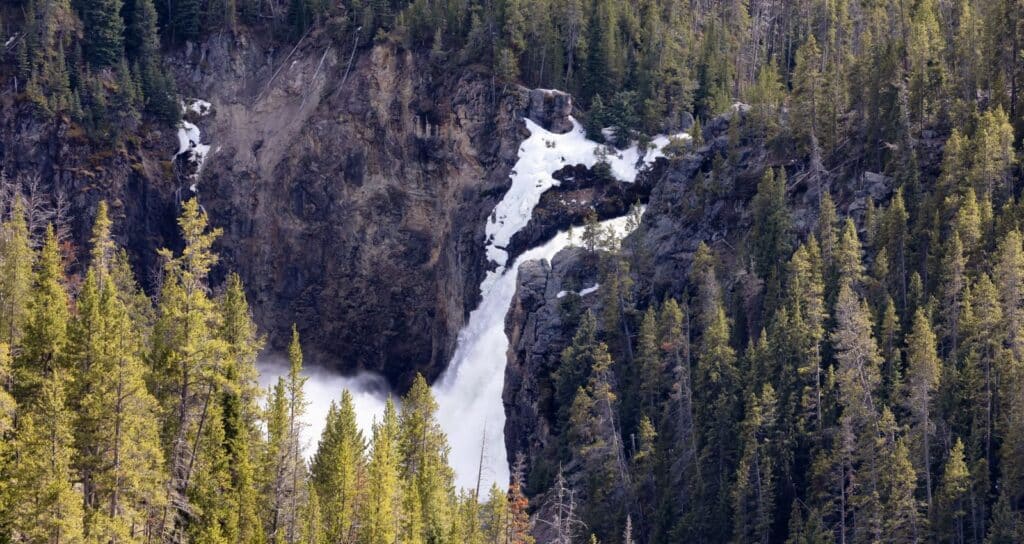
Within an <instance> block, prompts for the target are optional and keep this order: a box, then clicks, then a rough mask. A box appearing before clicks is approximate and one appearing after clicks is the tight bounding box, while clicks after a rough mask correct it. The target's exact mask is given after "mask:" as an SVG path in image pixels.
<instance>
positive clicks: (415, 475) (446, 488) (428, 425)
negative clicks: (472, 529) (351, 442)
mask: <svg viewBox="0 0 1024 544" xmlns="http://www.w3.org/2000/svg"><path fill="white" fill-rule="evenodd" d="M436 413H437V401H436V400H434V397H433V394H432V393H431V391H430V386H429V385H427V381H426V379H424V378H423V376H422V375H417V376H416V378H415V379H414V380H413V384H412V387H411V388H410V389H409V392H408V393H407V394H406V395H405V397H403V398H402V410H401V415H400V417H399V428H400V429H401V431H400V433H399V435H400V436H399V450H400V457H401V459H402V472H401V474H402V479H403V481H404V482H405V483H406V485H407V486H408V490H407V493H406V495H407V497H406V498H407V499H411V498H412V495H415V496H416V501H417V508H418V509H420V510H421V512H422V514H421V516H422V518H423V519H422V536H421V538H422V540H423V542H438V541H444V540H445V539H446V538H447V532H448V530H449V527H450V526H451V523H452V520H451V515H452V513H451V511H450V505H451V503H452V502H453V500H454V493H455V492H454V484H453V480H454V477H455V475H454V473H453V472H452V469H451V467H450V466H449V465H448V452H449V450H450V448H449V447H448V439H447V438H446V437H445V435H444V433H443V432H442V431H441V427H440V425H439V424H438V422H437V419H436Z"/></svg>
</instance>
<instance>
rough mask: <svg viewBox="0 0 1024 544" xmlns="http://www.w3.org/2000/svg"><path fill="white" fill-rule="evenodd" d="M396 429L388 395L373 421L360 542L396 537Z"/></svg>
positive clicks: (383, 543) (379, 543) (382, 543)
mask: <svg viewBox="0 0 1024 544" xmlns="http://www.w3.org/2000/svg"><path fill="white" fill-rule="evenodd" d="M399 433H400V429H399V425H398V414H397V412H396V410H395V405H394V403H393V402H392V401H391V399H388V401H387V403H386V405H385V407H384V416H383V418H382V419H381V421H379V422H375V423H374V425H373V439H372V444H373V447H372V450H371V454H370V460H369V463H368V464H367V482H368V485H367V488H366V495H367V496H366V504H365V506H364V508H363V510H362V519H361V525H360V531H359V542H360V543H361V544H391V543H393V542H395V539H396V537H397V534H398V526H399V520H400V519H401V506H402V487H401V480H400V473H401V464H402V458H401V451H400V446H399V439H400V438H399Z"/></svg>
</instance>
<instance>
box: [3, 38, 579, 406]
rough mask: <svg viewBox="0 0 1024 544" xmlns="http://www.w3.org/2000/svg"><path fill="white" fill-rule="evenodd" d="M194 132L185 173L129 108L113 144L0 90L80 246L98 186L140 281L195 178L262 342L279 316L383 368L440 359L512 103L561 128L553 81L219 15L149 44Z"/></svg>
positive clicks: (333, 354) (431, 368) (471, 270)
mask: <svg viewBox="0 0 1024 544" xmlns="http://www.w3.org/2000/svg"><path fill="white" fill-rule="evenodd" d="M168 65H169V66H170V69H171V70H173V72H174V73H175V75H176V79H177V81H178V88H179V91H180V93H181V94H182V96H183V97H187V98H188V99H191V98H198V99H203V100H206V101H208V102H210V104H211V108H210V111H209V112H208V113H204V114H202V115H200V114H198V113H196V112H191V111H186V119H188V120H189V121H191V122H193V123H194V124H195V125H196V126H197V127H198V128H199V130H200V132H201V134H202V137H201V139H202V143H203V144H208V145H209V146H210V149H209V152H208V154H207V157H206V159H205V162H204V163H203V165H202V168H201V171H200V172H198V173H196V172H195V171H194V167H190V166H189V165H188V161H187V160H186V159H185V155H182V156H179V157H175V152H176V151H177V148H178V141H177V134H176V130H174V129H170V128H166V127H163V128H161V127H154V126H142V127H138V130H136V131H135V133H134V134H131V135H129V137H128V138H126V142H127V143H126V144H125V145H124V146H123V147H121V148H118V149H116V150H114V151H111V150H110V149H106V148H104V147H103V146H100V145H98V144H95V143H90V142H89V141H88V139H87V138H85V137H84V136H83V135H82V134H81V133H80V132H81V131H79V130H78V129H76V128H75V127H73V126H72V125H71V124H70V123H69V122H68V121H66V120H61V119H56V120H53V119H51V120H45V117H44V116H42V115H40V114H39V112H37V111H34V110H33V109H31V107H29V106H27V105H25V104H20V103H17V102H15V101H14V99H13V98H12V97H5V98H4V100H5V104H4V108H3V113H0V159H2V164H4V165H5V170H6V174H7V176H8V178H9V179H11V180H15V179H18V180H23V179H27V178H28V177H30V176H31V175H32V174H38V175H39V178H40V180H41V184H42V186H43V190H45V191H50V192H53V193H57V192H60V193H62V194H66V195H68V196H69V197H70V202H71V206H70V210H71V212H72V215H73V216H74V217H76V221H75V223H74V225H73V229H72V231H73V240H74V242H75V243H76V245H77V246H78V247H83V246H84V245H85V242H86V240H87V236H88V235H87V233H88V227H89V223H90V221H91V217H92V216H93V214H94V210H95V206H96V204H97V203H98V201H99V200H100V199H107V200H109V201H110V202H111V203H112V205H113V210H114V214H115V216H116V219H117V220H118V227H117V228H118V230H119V237H120V238H121V239H122V241H124V242H126V243H127V245H128V247H129V249H130V251H131V253H132V255H133V258H134V260H135V262H136V264H137V265H138V267H139V268H140V269H141V271H142V276H143V277H144V278H147V279H149V280H154V281H152V282H151V283H152V284H153V285H155V284H156V281H155V278H156V274H157V272H156V271H157V270H158V263H157V262H156V256H155V249H157V248H158V247H162V246H171V247H174V246H176V245H177V244H178V241H177V235H176V226H175V223H174V219H175V216H176V214H177V211H178V206H179V204H180V201H181V200H182V199H184V198H189V197H190V196H191V195H192V194H197V195H198V196H199V198H200V202H201V203H202V205H203V207H204V208H205V209H206V211H207V212H208V213H209V215H210V219H211V222H212V223H213V225H214V226H217V227H221V228H223V229H224V235H223V237H222V238H221V241H220V242H219V245H218V247H217V249H218V251H219V252H220V254H221V255H222V261H221V262H222V266H221V267H220V269H219V271H218V272H217V273H218V274H223V272H224V271H225V270H229V269H230V270H235V271H238V272H239V273H240V274H241V275H242V277H243V280H244V281H245V282H246V285H247V287H248V290H249V293H250V299H251V301H252V306H253V310H254V312H255V315H256V318H257V322H258V323H259V324H260V325H261V326H262V328H263V329H264V330H265V331H267V332H268V334H269V339H270V342H271V345H272V346H277V347H280V346H282V345H283V344H284V342H285V341H286V339H287V333H288V328H289V327H290V325H291V323H292V322H295V323H296V324H297V325H298V327H299V330H300V332H301V333H302V335H303V340H304V344H305V345H306V346H307V350H308V351H309V352H310V355H311V359H312V360H313V361H316V362H319V363H320V364H329V365H334V366H336V367H339V368H342V369H346V370H355V369H372V370H376V371H380V372H382V373H383V374H384V375H385V376H387V377H388V378H389V380H390V381H391V382H392V384H393V385H397V386H402V385H404V384H405V383H407V382H408V381H409V380H410V378H411V377H412V376H413V374H414V373H415V372H417V371H419V372H423V373H424V374H426V375H427V377H428V378H433V377H434V376H436V375H438V374H439V373H440V371H441V370H442V369H443V368H444V365H445V364H446V363H447V360H448V358H449V356H450V353H451V351H452V349H453V347H454V341H455V335H456V333H457V332H458V330H459V328H460V327H461V326H462V324H463V322H464V319H465V317H466V315H467V314H468V312H469V311H470V310H471V309H472V308H473V307H474V306H475V304H476V302H477V299H478V297H479V293H478V285H479V282H480V279H481V277H482V275H483V274H484V272H485V267H486V261H485V258H484V255H483V254H482V248H483V247H484V243H483V236H484V225H485V222H486V221H487V218H488V215H489V214H490V212H491V210H492V209H493V207H494V205H495V203H496V202H497V201H498V200H499V199H500V198H501V195H502V194H503V193H504V191H505V190H506V189H507V187H508V183H509V181H508V174H509V169H510V168H511V165H512V164H513V163H514V161H515V157H516V151H517V149H518V144H519V142H520V141H521V140H522V138H523V137H524V136H525V134H523V132H524V130H523V124H522V122H521V121H520V118H521V117H522V116H523V115H531V116H532V117H533V118H535V119H536V120H537V121H538V122H540V123H542V124H544V125H545V126H547V127H551V128H552V129H559V127H562V128H564V127H565V125H566V124H567V123H568V118H567V116H568V114H569V113H570V112H571V109H572V102H571V99H570V98H569V97H568V96H567V95H562V94H560V93H554V92H543V91H538V92H534V93H532V95H531V94H530V93H528V92H527V91H526V90H524V89H522V88H519V87H515V86H504V85H496V84H495V83H494V81H493V79H492V77H491V76H490V74H488V73H484V72H483V71H480V70H477V69H474V68H473V67H466V68H459V69H455V70H452V69H450V68H449V69H445V70H441V69H440V68H438V67H436V66H434V65H433V64H432V63H431V61H430V60H429V59H427V58H426V55H425V54H423V53H415V52H412V51H408V50H405V49H403V48H402V47H401V46H399V45H395V44H391V43H380V44H377V45H375V46H374V47H372V48H370V49H361V50H358V51H353V50H352V49H350V48H349V47H348V46H345V45H339V44H335V43H332V42H331V41H330V40H329V39H328V38H327V37H325V36H317V35H315V34H314V35H311V36H309V37H307V38H305V39H304V40H303V41H301V42H300V43H299V44H298V45H296V46H295V47H294V48H293V47H292V46H288V47H285V48H276V49H275V48H274V46H273V45H271V44H270V43H263V42H262V41H261V40H260V39H259V37H257V36H251V35H244V34H242V35H239V36H236V37H228V36H226V35H221V36H217V37H214V38H211V39H210V40H209V41H207V42H204V43H201V44H197V45H195V46H191V47H188V48H185V49H184V50H181V51H178V52H176V53H174V54H173V55H172V56H171V57H169V59H168Z"/></svg>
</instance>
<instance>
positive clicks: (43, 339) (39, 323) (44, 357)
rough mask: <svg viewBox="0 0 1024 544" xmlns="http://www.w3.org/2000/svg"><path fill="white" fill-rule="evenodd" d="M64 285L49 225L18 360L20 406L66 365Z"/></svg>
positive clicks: (17, 380)
mask: <svg viewBox="0 0 1024 544" xmlns="http://www.w3.org/2000/svg"><path fill="white" fill-rule="evenodd" d="M63 281H64V264H63V262H62V260H61V255H60V249H59V248H58V246H57V236H56V234H55V233H54V230H53V226H52V225H49V226H47V228H46V236H45V239H44V242H43V247H42V250H41V251H40V256H39V266H38V269H37V270H36V273H35V281H34V283H33V287H32V293H31V299H30V301H29V314H28V318H27V320H26V323H25V337H24V340H23V349H22V353H21V355H20V356H19V357H18V358H17V359H16V360H15V362H16V367H15V372H16V376H15V383H16V384H17V385H18V391H20V392H21V395H22V397H21V398H20V399H19V403H22V402H23V400H27V399H28V398H29V397H30V396H31V395H33V394H35V392H36V391H37V389H38V387H39V385H40V383H41V382H42V381H44V380H45V378H46V377H48V376H52V375H53V373H54V372H56V371H57V370H58V369H61V368H63V366H64V364H65V354H66V348H67V339H68V338H67V337H68V321H69V320H70V318H71V312H70V310H69V308H68V296H67V292H66V291H65V290H64V285H63Z"/></svg>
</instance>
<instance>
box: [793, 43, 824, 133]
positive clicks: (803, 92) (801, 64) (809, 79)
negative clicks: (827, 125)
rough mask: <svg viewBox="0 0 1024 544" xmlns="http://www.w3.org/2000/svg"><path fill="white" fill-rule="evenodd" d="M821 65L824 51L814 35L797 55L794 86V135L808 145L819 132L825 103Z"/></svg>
mask: <svg viewBox="0 0 1024 544" xmlns="http://www.w3.org/2000/svg"><path fill="white" fill-rule="evenodd" d="M821 65H822V63H821V49H819V48H818V42H817V40H816V39H815V38H814V34H809V35H808V36H807V41H806V42H804V44H803V45H801V46H800V48H799V49H798V50H797V52H796V67H795V68H794V70H793V83H792V85H793V94H792V102H793V105H792V112H793V121H792V125H793V132H794V133H795V134H796V135H797V136H798V138H800V139H801V141H802V142H804V145H807V144H808V143H809V142H810V141H811V138H812V137H815V136H817V134H818V132H819V125H820V122H821V121H820V119H821V110H822V100H823V98H822V96H821V89H822V88H823V87H824V81H823V78H822V74H821V68H820V67H821Z"/></svg>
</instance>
